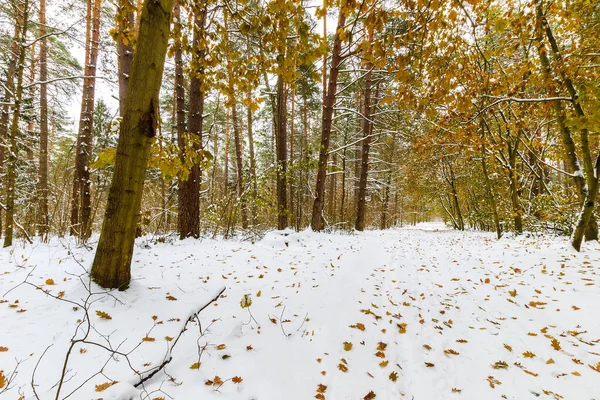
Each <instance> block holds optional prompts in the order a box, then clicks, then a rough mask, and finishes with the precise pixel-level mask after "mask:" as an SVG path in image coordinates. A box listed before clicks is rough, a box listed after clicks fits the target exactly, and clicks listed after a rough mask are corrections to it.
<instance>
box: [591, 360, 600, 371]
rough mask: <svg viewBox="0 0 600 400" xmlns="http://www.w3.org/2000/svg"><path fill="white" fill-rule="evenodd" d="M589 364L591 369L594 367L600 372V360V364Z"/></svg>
mask: <svg viewBox="0 0 600 400" xmlns="http://www.w3.org/2000/svg"><path fill="white" fill-rule="evenodd" d="M588 365H589V366H590V368H591V369H593V370H594V371H596V372H600V362H599V363H598V364H596V365H591V364H588Z"/></svg>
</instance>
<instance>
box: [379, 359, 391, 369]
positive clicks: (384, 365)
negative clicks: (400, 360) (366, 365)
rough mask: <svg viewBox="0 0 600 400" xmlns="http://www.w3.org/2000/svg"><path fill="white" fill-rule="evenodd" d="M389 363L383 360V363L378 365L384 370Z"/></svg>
mask: <svg viewBox="0 0 600 400" xmlns="http://www.w3.org/2000/svg"><path fill="white" fill-rule="evenodd" d="M389 363H390V362H389V361H388V360H385V361H382V362H380V363H379V366H380V367H381V368H385V367H387V365H388V364H389Z"/></svg>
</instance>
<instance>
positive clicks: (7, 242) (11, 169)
mask: <svg viewBox="0 0 600 400" xmlns="http://www.w3.org/2000/svg"><path fill="white" fill-rule="evenodd" d="M28 22H29V0H23V1H22V2H21V12H20V13H19V15H18V16H17V25H21V27H20V29H19V28H15V31H16V30H17V29H18V30H19V33H20V35H19V44H18V46H17V52H18V55H19V57H18V61H17V64H16V70H15V71H16V74H17V85H16V88H15V97H14V104H15V105H14V107H13V117H12V123H11V126H10V142H9V143H10V146H9V152H8V171H7V174H6V179H7V183H6V225H5V231H4V235H5V236H4V247H8V246H12V242H13V225H14V217H15V215H14V210H15V174H16V168H17V165H16V164H17V160H18V154H17V153H18V151H19V148H18V146H17V134H18V133H19V116H20V113H21V100H22V96H23V70H24V68H25V52H26V47H25V41H26V39H27V27H28Z"/></svg>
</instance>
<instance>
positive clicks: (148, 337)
mask: <svg viewBox="0 0 600 400" xmlns="http://www.w3.org/2000/svg"><path fill="white" fill-rule="evenodd" d="M155 340H156V339H155V338H153V337H150V336H144V337H143V338H142V341H144V342H154V341H155Z"/></svg>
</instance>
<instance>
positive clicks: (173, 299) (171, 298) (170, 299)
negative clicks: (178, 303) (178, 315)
mask: <svg viewBox="0 0 600 400" xmlns="http://www.w3.org/2000/svg"><path fill="white" fill-rule="evenodd" d="M167 300H169V301H175V300H177V297H173V296H171V295H168V296H167Z"/></svg>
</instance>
